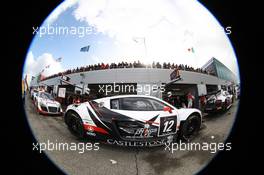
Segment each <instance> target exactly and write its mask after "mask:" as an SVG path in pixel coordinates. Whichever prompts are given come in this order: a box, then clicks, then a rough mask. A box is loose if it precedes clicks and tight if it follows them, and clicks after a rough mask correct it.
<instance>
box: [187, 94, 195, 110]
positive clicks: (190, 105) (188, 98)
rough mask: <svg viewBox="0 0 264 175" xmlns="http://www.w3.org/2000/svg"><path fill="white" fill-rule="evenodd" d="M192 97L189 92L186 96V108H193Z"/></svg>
mask: <svg viewBox="0 0 264 175" xmlns="http://www.w3.org/2000/svg"><path fill="white" fill-rule="evenodd" d="M194 99H195V98H194V96H193V95H192V94H191V92H189V93H188V95H187V101H188V108H192V107H193V101H194Z"/></svg>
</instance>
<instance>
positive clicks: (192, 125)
mask: <svg viewBox="0 0 264 175" xmlns="http://www.w3.org/2000/svg"><path fill="white" fill-rule="evenodd" d="M196 131H197V120H196V119H191V120H188V125H187V132H186V135H187V136H191V135H193V134H194V133H195V132H196Z"/></svg>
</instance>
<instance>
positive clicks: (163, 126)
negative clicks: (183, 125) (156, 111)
mask: <svg viewBox="0 0 264 175" xmlns="http://www.w3.org/2000/svg"><path fill="white" fill-rule="evenodd" d="M176 123H177V118H176V116H170V117H161V118H160V128H159V135H160V136H161V135H169V134H174V133H176Z"/></svg>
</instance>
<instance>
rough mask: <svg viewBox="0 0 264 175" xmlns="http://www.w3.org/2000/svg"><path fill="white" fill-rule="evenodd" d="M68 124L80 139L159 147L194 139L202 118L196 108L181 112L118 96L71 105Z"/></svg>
mask: <svg viewBox="0 0 264 175" xmlns="http://www.w3.org/2000/svg"><path fill="white" fill-rule="evenodd" d="M64 120H65V123H66V125H67V126H68V128H69V130H70V131H71V133H72V134H73V135H75V136H77V137H78V138H94V139H98V140H101V141H103V142H104V143H107V144H115V145H121V146H158V145H163V144H165V143H167V142H172V141H174V139H177V138H182V139H185V140H189V139H190V138H193V136H194V135H195V134H196V133H197V132H198V131H199V129H200V127H201V123H202V114H201V111H200V110H198V109H194V108H189V109H186V108H182V109H177V108H175V107H174V106H172V105H170V104H169V103H167V102H165V101H163V100H161V99H158V98H156V97H151V96H145V95H118V96H113V97H105V98H100V99H96V100H92V101H87V102H84V103H79V104H78V103H77V104H72V105H69V106H68V107H67V109H66V111H65V114H64Z"/></svg>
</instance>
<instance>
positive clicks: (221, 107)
mask: <svg viewBox="0 0 264 175" xmlns="http://www.w3.org/2000/svg"><path fill="white" fill-rule="evenodd" d="M232 99H233V96H232V95H231V94H229V93H228V92H227V91H224V90H219V91H218V92H217V93H216V94H213V95H211V96H210V97H209V98H208V99H207V103H206V105H205V112H207V113H210V112H216V111H226V110H227V109H229V108H230V107H231V106H232Z"/></svg>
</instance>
